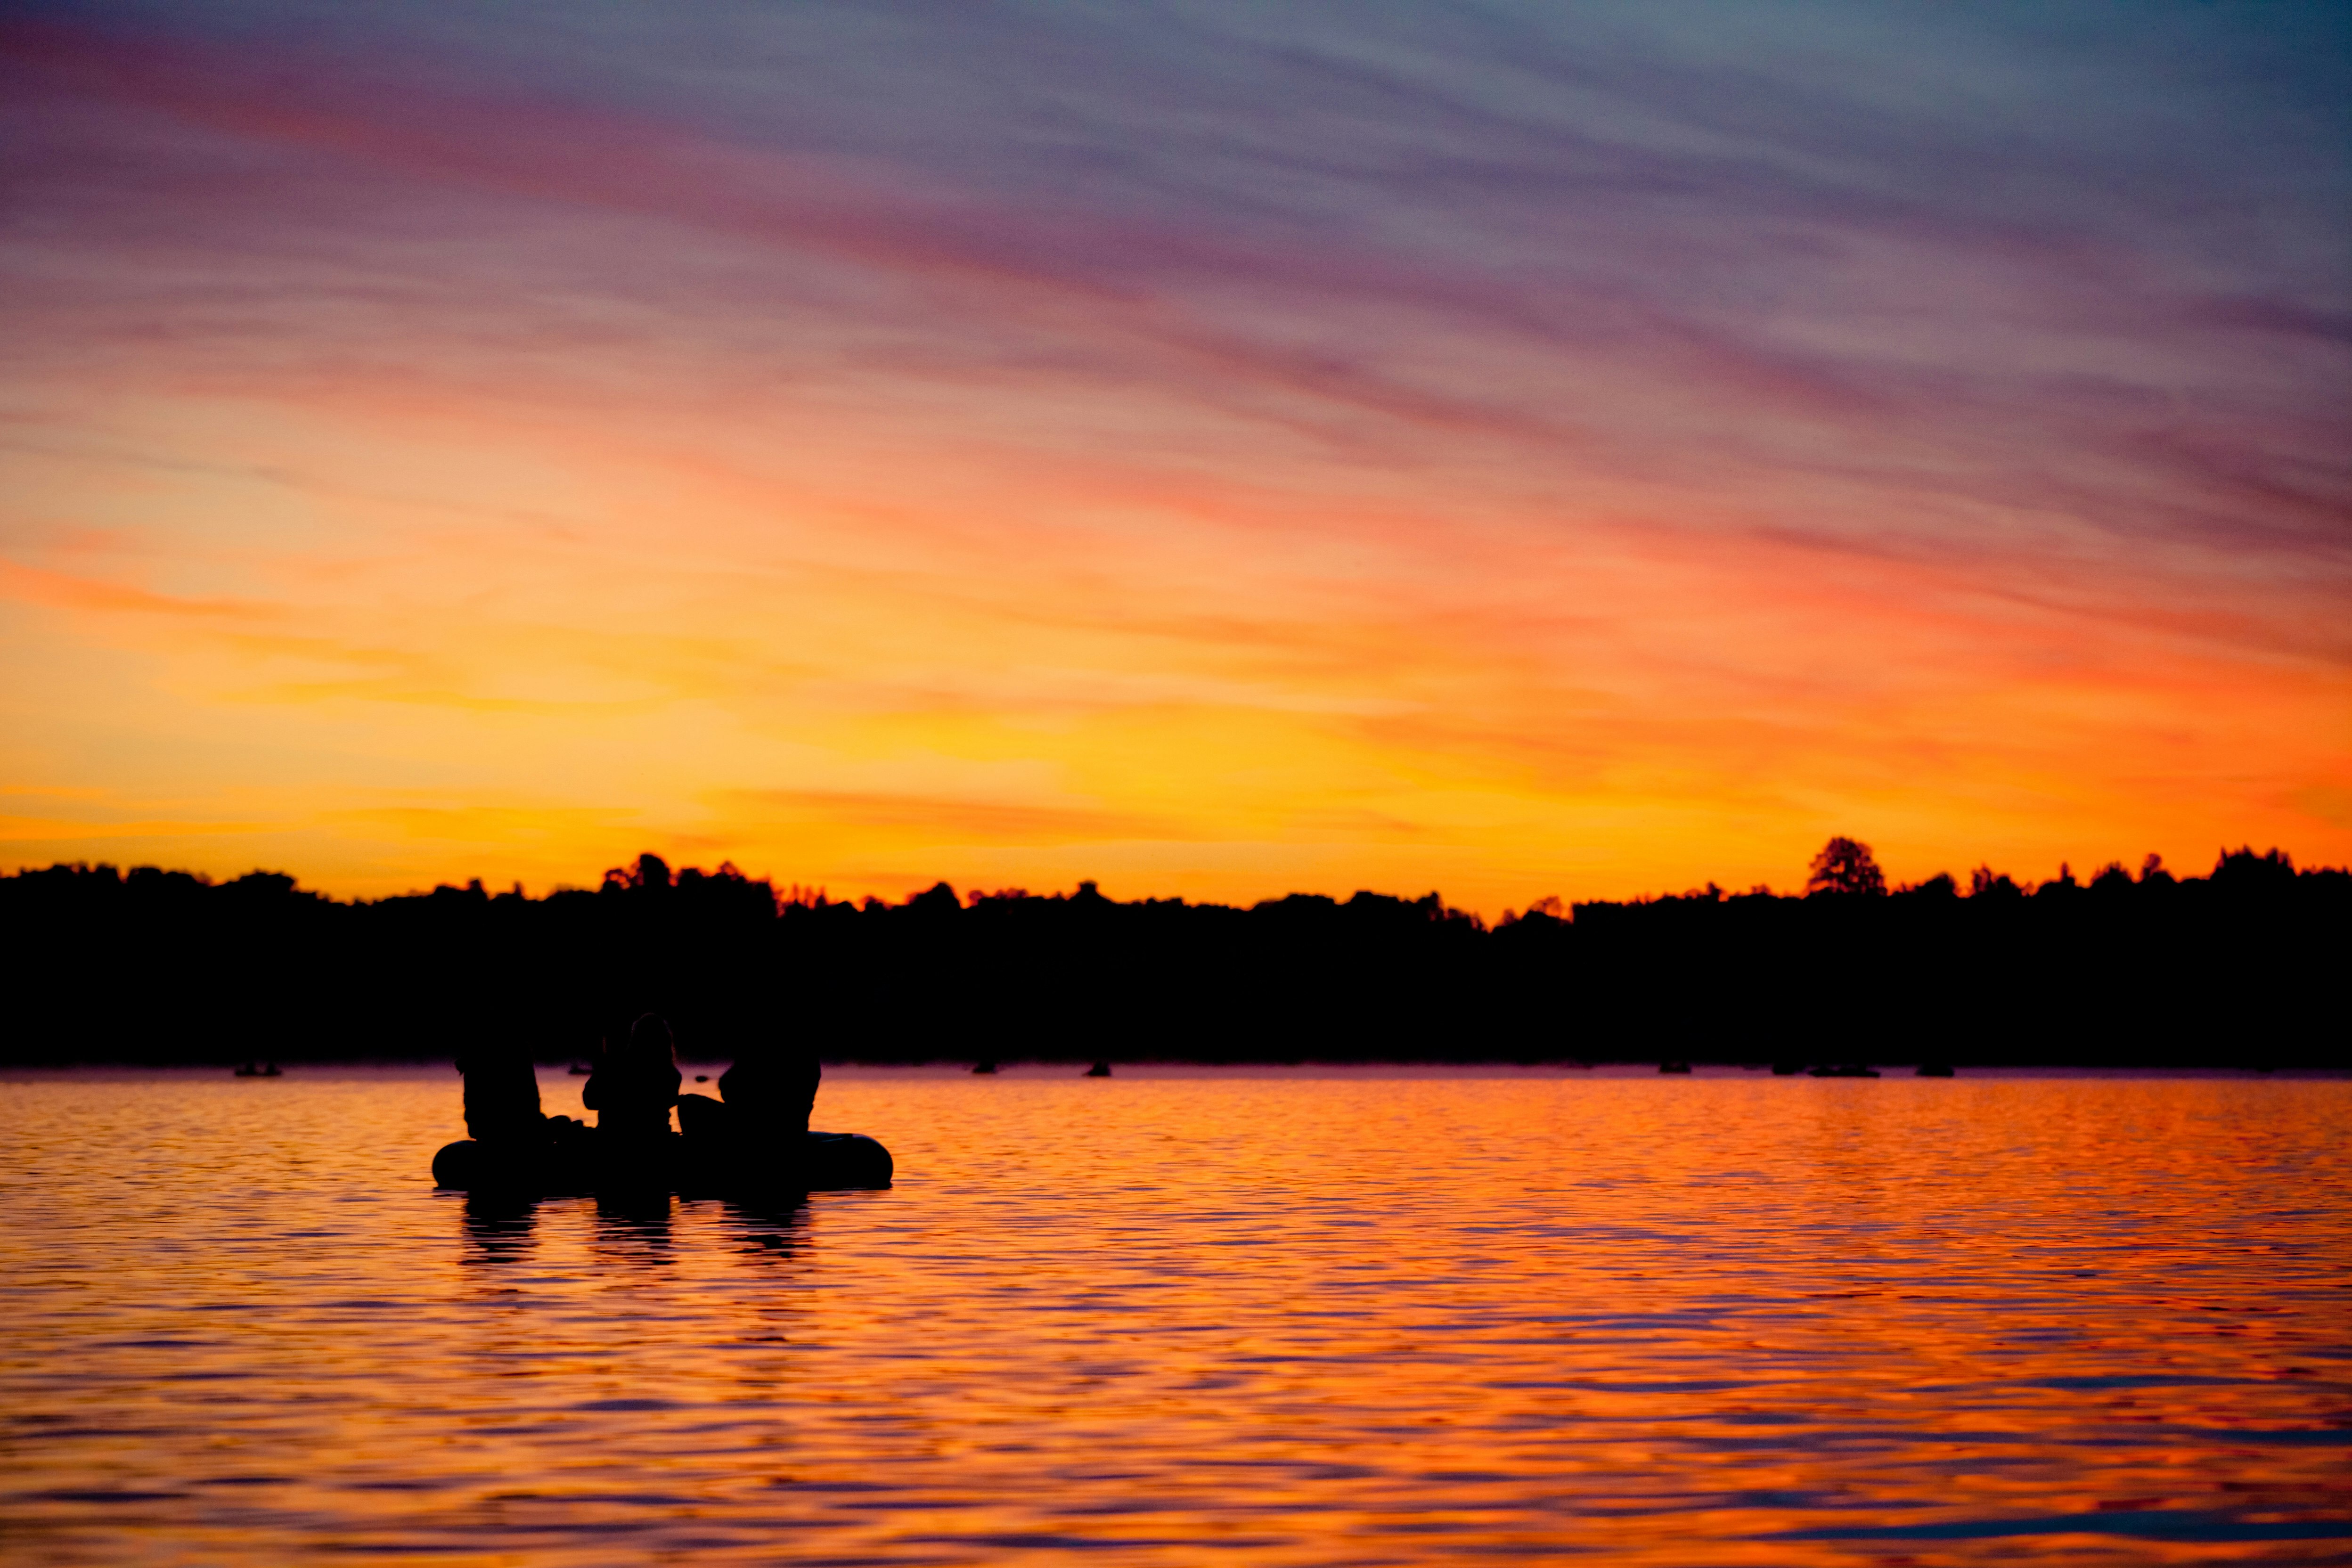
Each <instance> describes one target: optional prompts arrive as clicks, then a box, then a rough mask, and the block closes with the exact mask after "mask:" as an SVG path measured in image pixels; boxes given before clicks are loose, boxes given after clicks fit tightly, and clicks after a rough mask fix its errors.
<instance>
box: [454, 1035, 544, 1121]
mask: <svg viewBox="0 0 2352 1568" xmlns="http://www.w3.org/2000/svg"><path fill="white" fill-rule="evenodd" d="M457 1070H458V1072H460V1073H462V1074H463V1075H464V1076H465V1079H466V1135H467V1137H468V1138H471V1139H473V1140H474V1141H475V1142H478V1143H530V1142H540V1141H541V1140H543V1139H545V1138H546V1136H547V1118H546V1117H545V1116H543V1115H542V1114H541V1112H540V1109H539V1075H538V1073H537V1072H535V1071H533V1070H532V1068H531V1063H530V1057H529V1056H527V1055H525V1054H524V1053H522V1052H521V1051H519V1050H512V1049H507V1048H503V1047H475V1048H472V1049H468V1050H467V1052H466V1053H465V1054H464V1055H462V1056H460V1057H459V1058H457Z"/></svg>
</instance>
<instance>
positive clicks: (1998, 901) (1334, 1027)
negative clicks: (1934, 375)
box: [0, 839, 2352, 1067]
mask: <svg viewBox="0 0 2352 1568" xmlns="http://www.w3.org/2000/svg"><path fill="white" fill-rule="evenodd" d="M0 931H5V942H6V943H7V951H8V954H9V963H10V969H11V972H12V973H13V975H14V977H15V984H14V985H13V987H12V989H13V991H14V998H13V1000H14V1003H15V1005H14V1006H13V1007H12V1008H11V1010H10V1016H11V1027H10V1028H9V1029H8V1030H7V1031H6V1032H5V1047H0V1056H5V1059H6V1060H9V1061H13V1062H18V1063H26V1062H44V1061H74V1060H117V1061H120V1060H137V1061H159V1062H169V1061H205V1062H209V1061H231V1060H243V1059H246V1058H258V1057H269V1058H276V1059H278V1060H280V1061H288V1060H306V1059H308V1060H318V1059H332V1058H447V1057H450V1056H452V1055H454V1054H456V1053H457V1051H459V1050H460V1049H463V1048H464V1047H466V1046H467V1045H468V1044H469V1043H472V1042H475V1041H478V1040H500V1041H510V1042H519V1043H522V1044H524V1045H527V1046H528V1047H529V1048H530V1050H531V1051H532V1052H533V1053H534V1054H535V1055H537V1056H539V1057H540V1058H542V1059H546V1060H562V1059H564V1058H587V1057H588V1056H590V1055H591V1054H593V1051H594V1050H595V1048H596V1046H597V1042H598V1041H599V1039H601V1038H606V1037H618V1036H619V1035H620V1034H622V1033H624V1032H625V1030H626V1028H627V1026H628V1021H629V1020H630V1019H632V1018H634V1017H635V1016H637V1015H638V1014H640V1013H644V1012H648V1011H650V1012H657V1013H660V1014H662V1015H664V1016H667V1017H668V1018H669V1019H670V1020H671V1021H672V1022H673V1024H674V1025H675V1026H676V1028H677V1037H678V1042H679V1046H680V1048H681V1050H682V1051H684V1052H685V1053H686V1054H688V1056H690V1057H693V1058H710V1059H722V1058H730V1057H732V1056H735V1055H739V1054H741V1053H743V1052H745V1051H746V1050H749V1049H752V1048H756V1047H760V1046H763V1045H769V1044H774V1043H778V1042H790V1043H792V1044H794V1045H796V1046H800V1047H807V1046H809V1045H811V1044H814V1048H815V1049H816V1050H817V1051H818V1052H819V1053H820V1054H821V1055H823V1056H825V1057H827V1058H833V1059H864V1060H901V1061H904V1060H926V1059H928V1060H976V1059H985V1058H1066V1059H1072V1060H1076V1059H1094V1058H1129V1059H1136V1058H1161V1059H1169V1058H1181V1059H1186V1060H1194V1061H1242V1060H1256V1061H1266V1060H1310V1059H1311V1060H1382V1059H1388V1060H1421V1061H1430V1060H1434V1061H1447V1060H1483V1061H1494V1060H1514V1059H1516V1060H1525V1061H1554V1060H1585V1061H1611V1060H1621V1061H1622V1060H1645V1059H1656V1058H1659V1057H1661V1056H1674V1057H1680V1058H1696V1059H1701V1060H1724V1061H1731V1060H1737V1061H1763V1060H1769V1059H1775V1058H1779V1059H1791V1058H1795V1059H1803V1060H1810V1061H1822V1060H1847V1059H1853V1060H1867V1059H1878V1060H1884V1061H1904V1060H1914V1059H1923V1058H1938V1059H1944V1060H1951V1061H1958V1062H1961V1063H1970V1062H1974V1063H1999V1062H2010V1063H2018V1062H2063V1063H2111V1064H2146V1065H2161V1064H2189V1063H2202V1064H2211V1065H2221V1066H2246V1067H2253V1066H2278V1067H2286V1066H2340V1065H2346V1064H2347V1061H2348V1060H2352V1050H2347V1030H2346V1026H2345V1024H2344V1021H2343V1009H2342V1001H2341V998H2342V995H2343V990H2344V984H2343V983H2344V973H2345V956H2346V953H2347V934H2352V874H2347V872H2345V871H2343V870H2304V871H2298V870H2296V869H2295V868H2294V864H2293V863H2292V862H2291V861H2290V860H2289V859H2288V858H2287V857H2286V856H2285V855H2284V854H2281V853H2280V852H2278V851H2276V850H2273V851H2271V852H2270V853H2268V854H2261V855H2258V854H2256V853H2254V852H2253V851H2252V849H2251V848H2247V849H2240V850H2236V851H2233V852H2230V853H2226V854H2224V855H2222V856H2221V858H2220V860H2219V861H2218V863H2217V864H2216V865H2215V866H2214V868H2213V870H2212V872H2211V873H2210V875H2208V876H2205V877H2201V878H2200V877H2186V878H2178V879H2176V878H2175V877H2173V876H2172V875H2171V874H2170V873H2169V872H2168V871H2166V870H2165V869H2164V868H2163V867H2162V866H2161V865H2160V864H2159V863H2158V861H2157V859H2156V858H2154V857H2152V856H2151V857H2150V858H2149V859H2148V861H2147V864H2146V865H2145V866H2144V867H2143V868H2141V870H2140V872H2139V873H2138V874H2137V876H2135V875H2133V874H2132V873H2130V872H2128V871H2126V870H2125V869H2124V868H2122V867H2121V866H2110V867H2107V868H2105V869H2104V870H2102V871H2100V872H2099V873H2098V874H2097V875H2095V876H2094V877H2093V878H2091V879H2090V880H2089V881H2088V882H2087V883H2084V882H2078V881H2076V879H2074V876H2073V875H2072V873H2071V872H2070V871H2067V870H2066V869H2064V868H2062V869H2061V873H2060V875H2059V876H2058V877H2057V878H2056V879H2053V880H2051V881H2048V882H2044V883H2042V884H2041V885H2040V886H2039V887H2036V888H2033V889H2031V890H2028V889H2026V888H2022V887H2021V886H2019V885H2018V884H2017V883H2016V882H2015V881H2013V880H2012V879H2010V878H2008V877H2006V876H2001V875H1999V874H1997V873H1995V872H1993V871H1991V870H1990V868H1979V870H1978V871H1977V872H1976V873H1975V874H1974V875H1973V876H1972V877H1971V879H1970V884H1969V889H1967V891H1966V892H1965V894H1964V893H1963V891H1962V889H1960V888H1959V887H1958V884H1957V883H1956V882H1955V881H1954V879H1952V878H1950V877H1948V876H1939V877H1937V878H1934V879H1930V880H1928V881H1927V882H1924V883H1920V884H1917V885H1915V886H1908V887H1903V888H1898V889H1894V890H1892V891H1889V890H1888V889H1887V888H1886V885H1885V879H1884V877H1883V876H1882V874H1881V873H1880V871H1879V868H1878V867H1877V865H1876V863H1875V861H1874V860H1873V859H1872V858H1871V856H1870V851H1869V849H1868V847H1867V846H1864V845H1860V844H1857V843H1854V842H1853V841H1852V840H1849V839H1834V840H1832V842H1831V843H1830V845H1829V846H1828V847H1826V848H1824V849H1823V851H1822V856H1821V857H1820V858H1817V859H1816V861H1815V863H1814V867H1813V876H1812V879H1811V883H1810V884H1809V886H1808V889H1807V891H1806V893H1805V894H1804V895H1803V896H1783V895H1777V894H1774V893H1772V892H1770V891H1769V890H1768V889H1761V888H1759V889H1754V890H1752V891H1750V892H1747V893H1730V894H1727V893H1726V892H1724V891H1723V890H1722V889H1718V888H1716V887H1714V886H1713V885H1712V884H1710V885H1709V886H1707V887H1706V888H1704V889H1698V890H1696V891H1693V892H1688V893H1683V894H1679V895H1675V896H1670V897H1664V898H1654V899H1643V900H1633V901H1631V902H1624V903H1607V902H1595V903H1581V904H1577V905H1575V906H1574V907H1573V909H1564V908H1562V907H1561V905H1560V904H1559V900H1542V901H1540V902H1539V903H1538V904H1537V905H1535V906H1534V907H1532V908H1530V909H1529V910H1526V911H1525V912H1521V913H1507V914H1506V915H1505V916H1504V917H1503V919H1502V920H1501V921H1499V922H1498V923H1497V924H1496V926H1495V927H1493V928H1492V929H1489V928H1487V927H1486V925H1485V923H1484V922H1482V921H1479V920H1478V919H1476V918H1475V917H1474V916H1472V915H1468V914H1465V913H1464V912H1463V911H1461V910H1454V909H1450V908H1448V907H1446V905H1445V904H1444V900H1441V899H1440V898H1438V896H1437V895H1435V894H1431V895H1429V896H1427V897H1425V898H1422V899H1410V900H1409V899H1400V898H1391V897H1386V896H1384V895H1381V894H1378V893H1370V892H1360V893H1358V894H1356V895H1355V896H1354V897H1353V898H1350V899H1349V900H1345V901H1344V902H1342V901H1339V900H1333V899H1330V898H1326V897H1323V896H1320V895H1316V894H1293V895H1291V896H1290V897H1288V898H1285V899H1276V900H1269V901H1267V902H1264V903H1260V904H1257V905H1255V907H1253V908H1249V909H1238V908H1232V907H1228V906H1224V905H1218V904H1191V903H1186V902H1184V901H1183V900H1178V899H1168V900H1154V899H1145V900H1136V901H1134V902H1129V903H1120V902H1118V901H1116V900H1110V899H1107V898H1105V897H1103V896H1102V895H1101V894H1100V893H1099V892H1098V891H1097V889H1096V887H1095V885H1094V884H1093V883H1091V882H1085V883H1081V884H1080V885H1079V887H1078V889H1077V890H1076V892H1075V893H1069V894H1061V893H1056V894H1053V895H1050V896H1038V895H1034V894H1031V893H1028V892H1025V891H1023V890H1019V889H1010V890H1005V891H1000V892H988V893H975V894H973V895H971V897H970V898H968V899H965V898H960V897H958V895H957V894H956V892H955V891H954V889H950V887H948V886H947V885H946V884H945V883H941V884H940V885H939V886H937V887H934V888H932V889H929V891H927V892H922V893H918V894H916V895H914V896H912V897H910V898H908V899H907V900H905V901H904V902H901V903H896V904H891V903H885V902H883V901H881V900H875V899H868V900H865V901H864V902H862V903H852V902H847V901H838V900H829V899H827V898H826V897H825V896H824V894H823V893H821V892H810V891H805V890H803V889H798V888H793V889H786V890H785V891H784V892H783V893H782V894H781V895H780V894H779V893H778V891H777V889H775V888H773V887H772V885H771V884H770V883H768V882H765V881H756V880H752V879H748V878H746V877H744V876H743V875H742V874H741V873H740V872H738V871H737V870H736V869H735V868H733V867H732V866H722V867H720V868H719V869H718V870H717V871H711V872H706V871H702V870H698V869H693V868H688V869H686V870H683V871H679V872H677V873H675V874H673V873H672V871H671V869H670V868H669V867H668V866H667V865H666V864H664V863H663V862H662V860H660V859H659V858H657V857H655V856H652V855H646V856H642V857H640V858H638V859H637V860H636V861H635V863H634V864H632V865H630V866H628V867H625V868H619V869H616V870H614V871H611V872H608V873H607V874H606V876H605V879H604V884H603V886H602V887H601V888H599V889H596V890H594V891H587V890H567V891H557V892H554V893H551V894H549V895H548V896H546V897H545V898H541V899H530V898H526V897H524V896H523V895H522V893H521V891H520V889H517V890H515V891H511V892H504V893H498V894H492V893H489V892H488V891H486V890H485V889H483V887H482V885H481V883H480V882H479V881H475V882H472V883H469V884H467V886H466V887H463V888H456V887H446V886H445V887H440V888H436V889H434V890H433V891H432V892H430V893H420V894H412V895H409V896H406V897H403V898H389V899H382V900H373V901H357V902H350V903H344V902H338V901H336V900H331V899H328V898H325V897H323V896H321V895H320V894H317V893H313V892H306V891H303V890H302V889H299V888H297V887H296V886H295V883H294V879H292V878H291V877H288V876H285V875H282V874H279V873H275V872H261V871H257V872H255V873H253V874H251V875H249V876H245V877H240V878H238V879H236V880H235V881H230V882H222V883H213V882H209V881H207V880H205V879H203V878H200V877H195V876H191V875H189V874H188V873H185V872H179V871H161V870H157V869H155V868H152V867H142V868H137V869H134V870H132V871H131V872H130V873H128V874H127V875H126V874H122V873H120V872H118V871H117V870H116V869H115V868H113V867H111V866H84V865H70V866H66V865H60V866H53V867H51V868H48V869H47V870H26V871H23V872H21V873H19V874H18V875H16V876H14V877H0Z"/></svg>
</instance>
